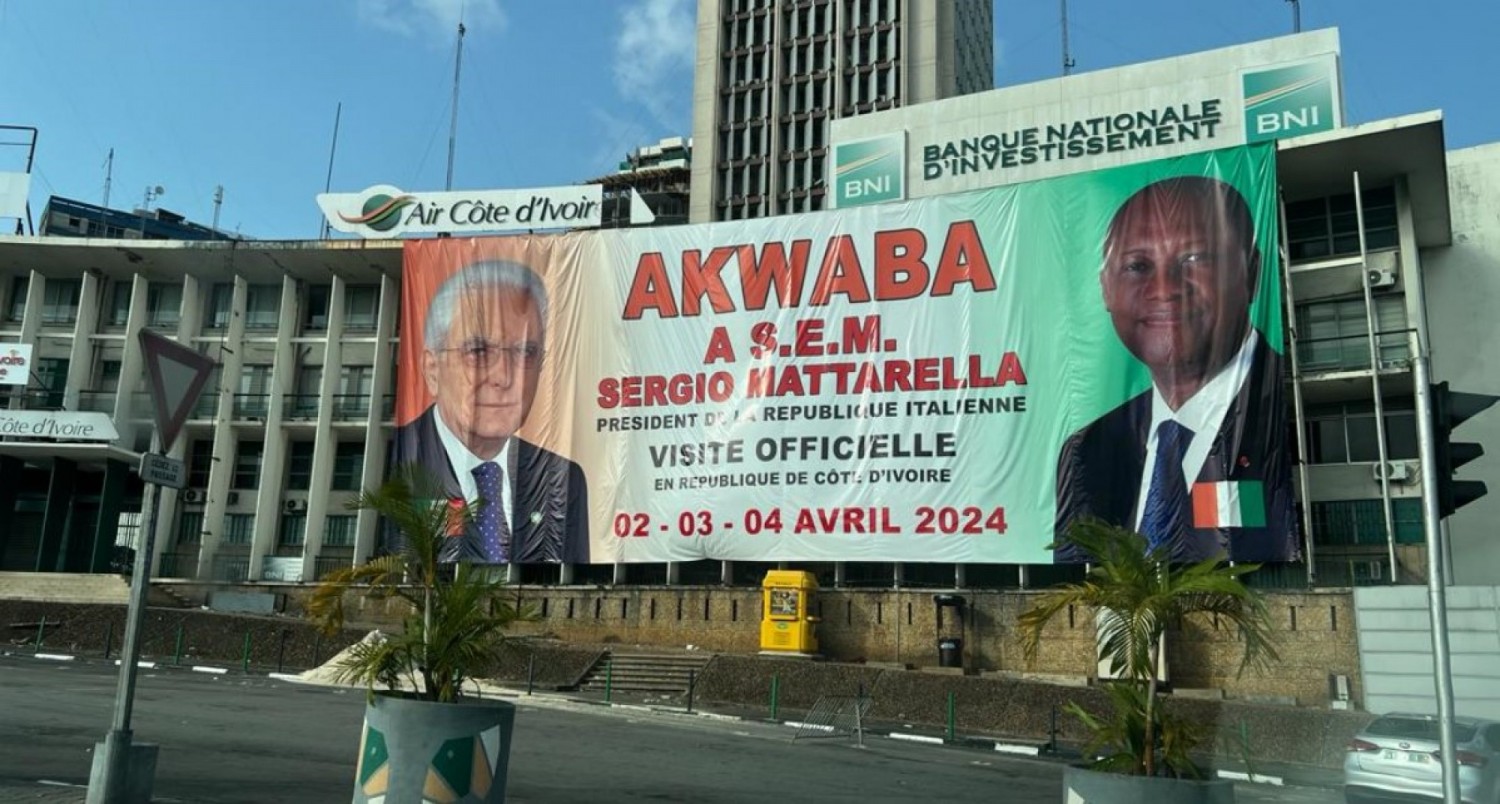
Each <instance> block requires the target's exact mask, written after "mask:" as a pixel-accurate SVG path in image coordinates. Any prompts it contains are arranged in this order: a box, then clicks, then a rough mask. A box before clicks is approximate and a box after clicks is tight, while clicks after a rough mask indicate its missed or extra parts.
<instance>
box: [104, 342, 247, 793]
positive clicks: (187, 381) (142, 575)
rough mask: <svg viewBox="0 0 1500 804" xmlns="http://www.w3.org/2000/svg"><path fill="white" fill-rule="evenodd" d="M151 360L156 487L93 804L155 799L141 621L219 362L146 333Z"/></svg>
mask: <svg viewBox="0 0 1500 804" xmlns="http://www.w3.org/2000/svg"><path fill="white" fill-rule="evenodd" d="M138 339H139V343H140V346H141V353H142V355H143V356H144V357H145V362H146V379H147V380H148V383H147V384H148V386H149V387H150V390H151V407H152V413H153V414H154V418H155V421H156V437H155V438H154V439H153V441H154V442H155V444H154V447H155V448H154V449H153V450H152V451H151V452H148V453H146V454H144V455H142V456H141V463H140V466H139V467H138V468H137V471H138V472H139V473H140V476H141V479H142V480H144V481H145V482H146V483H147V484H149V485H150V486H151V516H150V518H149V520H148V521H147V523H146V532H145V535H144V536H143V537H142V539H141V543H140V544H139V545H138V547H137V549H136V551H135V572H134V573H133V574H132V575H131V577H130V610H129V611H128V612H127V613H126V615H125V618H126V619H125V645H124V650H123V651H122V652H121V655H120V678H119V686H118V688H117V689H116V692H115V712H114V717H113V719H112V721H111V723H110V730H109V731H108V732H107V733H106V734H105V735H104V742H103V743H100V744H98V745H97V746H96V748H95V751H94V764H93V767H92V769H91V770H90V772H89V791H88V799H87V801H88V804H135V803H136V802H141V803H142V804H145V802H149V801H150V800H151V788H152V784H153V777H154V776H155V773H156V746H148V745H132V744H131V733H130V713H131V708H132V706H133V705H134V703H135V674H136V661H137V660H138V659H139V658H140V655H141V643H140V633H141V622H142V621H143V620H144V619H145V617H146V594H147V591H148V590H149V589H150V584H151V579H150V577H149V576H150V575H151V556H152V553H153V552H155V549H156V520H157V514H158V513H159V512H160V511H161V489H162V486H170V487H172V488H178V489H180V488H182V487H183V486H184V485H185V484H186V483H185V481H186V477H187V468H186V467H185V466H184V465H183V463H182V461H178V460H174V459H172V458H168V457H167V456H166V454H165V453H166V452H167V451H169V450H170V449H171V448H172V444H173V443H175V442H176V441H177V436H178V434H179V433H181V432H182V425H183V424H184V423H185V422H186V421H187V417H188V414H189V413H190V412H192V409H193V405H195V404H196V403H197V402H198V396H199V395H200V394H201V393H202V392H203V386H204V385H205V384H207V382H208V377H209V375H210V374H211V373H212V372H213V369H214V367H215V366H216V365H218V364H217V363H215V362H214V361H213V359H211V358H209V357H207V356H206V355H203V354H200V353H199V352H197V351H194V350H193V349H190V348H188V347H186V346H183V345H182V344H180V343H177V342H176V341H173V340H169V339H167V338H165V337H163V336H161V335H157V334H156V333H154V332H151V331H150V330H145V329H143V330H141V331H140V334H139V336H138Z"/></svg>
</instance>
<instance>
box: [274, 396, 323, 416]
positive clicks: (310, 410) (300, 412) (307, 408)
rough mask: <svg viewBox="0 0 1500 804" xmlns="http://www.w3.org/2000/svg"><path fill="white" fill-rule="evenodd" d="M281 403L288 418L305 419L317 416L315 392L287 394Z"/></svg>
mask: <svg viewBox="0 0 1500 804" xmlns="http://www.w3.org/2000/svg"><path fill="white" fill-rule="evenodd" d="M282 404H283V405H284V406H285V407H284V408H283V410H285V415H286V418H288V419H297V420H302V421H306V420H310V419H316V418H318V395H317V394H287V395H286V396H285V397H284V398H283V399H282Z"/></svg>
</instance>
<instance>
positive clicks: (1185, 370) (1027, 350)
mask: <svg viewBox="0 0 1500 804" xmlns="http://www.w3.org/2000/svg"><path fill="white" fill-rule="evenodd" d="M1276 243H1277V237H1276V214H1275V167H1274V150H1273V147H1272V146H1269V145H1259V146H1250V147H1241V148H1235V149H1229V150H1224V151H1218V152H1212V153H1206V154H1197V155H1192V156H1186V157H1181V158H1177V159H1172V160H1165V161H1158V162H1151V163H1145V164H1137V165H1130V166H1125V167H1120V168H1115V169H1111V170H1106V171H1098V172H1094V173H1088V174H1080V175H1073V176H1067V177H1062V178H1057V179H1051V180H1047V181H1041V182H1034V183H1029V184H1021V185H1013V186H1008V187H1000V188H996V189H992V190H986V191H982V192H976V193H969V194H963V195H952V196H944V197H939V198H932V199H926V200H922V201H914V202H907V203H895V204H886V205H879V206H870V207H862V208H857V209H851V210H844V211H838V212H825V213H818V214H810V215H797V216H786V217H778V218H769V219H760V220H753V221H743V222H734V223H720V224H707V225H696V226H681V227H671V228H660V229H634V230H613V231H598V232H577V233H571V234H566V235H554V236H519V237H491V238H476V239H461V238H443V239H435V240H422V241H410V242H408V243H407V245H406V254H405V266H404V284H403V310H402V313H403V318H402V322H403V323H402V337H401V349H400V367H399V372H398V403H397V411H396V419H397V424H398V428H397V433H396V440H395V454H394V463H395V464H401V463H416V464H420V465H422V466H425V467H426V468H428V469H429V470H430V471H431V472H432V473H433V474H434V475H435V476H436V477H437V478H439V479H440V480H441V481H442V483H443V484H444V488H445V492H444V493H446V494H447V495H448V496H449V497H450V500H452V501H459V502H461V501H463V500H469V501H481V502H480V505H479V507H478V509H477V515H476V517H475V523H474V526H473V528H471V529H470V531H469V532H467V533H462V534H455V535H454V537H453V538H452V539H451V544H450V550H449V551H448V553H447V556H448V558H450V559H457V560H471V561H479V562H490V563H505V562H525V563H530V562H546V561H572V562H595V563H598V562H614V561H626V562H636V561H691V560H695V559H702V558H715V559H745V560H773V561H774V560H842V561H940V562H992V563H1052V562H1054V561H1057V562H1071V561H1082V560H1086V558H1087V557H1086V556H1082V555H1078V554H1077V553H1076V551H1073V550H1071V549H1069V548H1068V547H1067V545H1066V544H1063V545H1062V546H1060V547H1057V548H1055V549H1054V548H1052V547H1050V545H1052V543H1053V542H1054V541H1055V540H1056V539H1057V538H1058V537H1059V536H1060V535H1061V534H1063V533H1065V532H1066V531H1067V529H1068V528H1069V527H1070V525H1071V524H1072V523H1073V522H1075V521H1079V520H1081V519H1083V518H1087V517H1095V518H1099V519H1103V520H1105V521H1110V522H1114V523H1116V524H1121V525H1125V526H1127V527H1131V528H1133V529H1136V530H1139V531H1140V532H1142V533H1144V534H1145V535H1146V536H1147V538H1148V540H1149V541H1150V543H1151V544H1152V545H1159V546H1161V547H1162V548H1163V549H1164V550H1167V551H1169V552H1170V554H1171V556H1172V557H1173V558H1174V559H1175V560H1179V561H1185V560H1193V559H1198V558H1206V557H1215V556H1218V557H1224V558H1229V559H1234V560H1278V559H1287V558H1290V557H1292V556H1293V554H1294V553H1295V551H1296V534H1295V532H1294V528H1295V525H1294V518H1293V513H1292V490H1291V482H1290V472H1289V461H1288V457H1287V450H1286V445H1285V438H1286V434H1287V431H1286V421H1285V416H1286V412H1285V404H1284V401H1283V397H1282V385H1281V383H1282V374H1281V365H1282V363H1281V353H1282V351H1283V338H1282V321H1281V319H1282V315H1281V312H1282V310H1281V297H1280V292H1279V289H1280V284H1279V281H1278V271H1277V263H1276V254H1277V246H1276Z"/></svg>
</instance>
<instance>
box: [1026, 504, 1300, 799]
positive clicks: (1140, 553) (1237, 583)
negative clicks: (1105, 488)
mask: <svg viewBox="0 0 1500 804" xmlns="http://www.w3.org/2000/svg"><path fill="white" fill-rule="evenodd" d="M1065 539H1066V540H1067V541H1070V542H1072V543H1073V544H1075V545H1077V546H1078V547H1079V548H1081V549H1082V551H1083V552H1084V553H1085V554H1087V555H1089V556H1090V557H1091V564H1092V566H1091V568H1090V570H1089V572H1088V575H1087V577H1086V578H1085V579H1084V580H1083V581H1082V582H1080V583H1073V584H1067V585H1064V586H1061V587H1058V588H1056V589H1053V590H1051V591H1049V592H1047V593H1046V594H1044V595H1042V596H1041V598H1040V599H1039V600H1037V601H1036V603H1035V604H1034V605H1032V606H1031V607H1030V608H1028V609H1027V610H1026V611H1025V612H1024V613H1022V614H1021V616H1020V617H1019V618H1018V620H1017V627H1018V629H1019V635H1020V638H1021V645H1022V649H1023V652H1024V654H1025V656H1026V658H1027V661H1035V659H1036V655H1037V652H1038V649H1039V647H1040V645H1041V640H1042V632H1043V629H1044V628H1045V627H1046V625H1047V623H1048V622H1050V621H1051V620H1052V618H1053V617H1054V616H1056V615H1057V614H1058V613H1059V612H1061V611H1065V610H1067V609H1068V607H1069V606H1083V607H1086V608H1088V609H1092V610H1094V611H1096V612H1099V613H1100V617H1099V618H1098V623H1099V626H1098V627H1099V629H1100V631H1099V645H1100V652H1101V654H1102V655H1103V658H1104V659H1106V660H1107V661H1108V662H1109V664H1110V667H1111V672H1112V674H1113V675H1115V676H1118V677H1119V678H1120V681H1118V682H1115V683H1112V684H1110V685H1109V687H1108V690H1107V691H1108V697H1109V711H1108V713H1107V714H1105V715H1102V716H1101V715H1096V714H1093V713H1090V712H1089V711H1087V710H1085V709H1084V708H1083V707H1081V706H1079V705H1078V704H1077V703H1076V702H1074V703H1070V704H1069V705H1068V711H1069V712H1070V713H1071V714H1072V715H1074V716H1075V717H1077V718H1078V719H1079V720H1080V721H1081V722H1082V723H1083V725H1084V727H1085V728H1086V729H1087V730H1088V732H1089V733H1090V735H1091V738H1090V740H1089V742H1088V744H1087V745H1086V746H1085V755H1086V756H1089V757H1098V759H1096V760H1095V761H1094V762H1093V764H1092V766H1091V767H1090V768H1089V769H1083V768H1069V769H1068V772H1067V774H1066V776H1065V779H1064V782H1065V787H1066V790H1067V791H1072V793H1073V794H1076V795H1078V796H1082V799H1078V798H1066V800H1068V801H1074V800H1086V801H1095V800H1098V801H1111V802H1133V801H1142V802H1144V801H1150V802H1152V804H1173V803H1174V802H1221V801H1233V800H1234V787H1233V785H1232V783H1229V782H1222V781H1206V780H1204V779H1203V774H1202V772H1201V771H1200V770H1199V769H1198V767H1197V766H1196V765H1195V764H1194V763H1193V760H1192V759H1191V758H1190V753H1191V752H1192V751H1193V749H1194V748H1195V747H1196V746H1197V745H1198V744H1199V743H1200V742H1202V737H1203V735H1202V733H1201V730H1200V729H1199V728H1197V727H1195V726H1194V725H1193V724H1191V723H1189V722H1188V721H1187V720H1186V719H1183V718H1181V717H1178V716H1177V715H1176V714H1175V713H1173V712H1171V711H1170V710H1169V709H1168V707H1167V706H1166V705H1165V701H1163V700H1161V697H1160V695H1159V693H1158V690H1157V679H1159V678H1160V677H1161V675H1162V673H1161V671H1162V667H1163V662H1164V661H1165V658H1164V657H1163V656H1162V644H1163V642H1162V635H1163V634H1164V633H1165V632H1166V630H1167V628H1168V626H1169V625H1170V624H1173V623H1179V622H1181V621H1182V620H1183V619H1184V618H1187V617H1191V616H1194V615H1204V614H1208V615H1217V617H1218V618H1219V621H1220V622H1226V623H1228V624H1230V625H1231V626H1232V627H1233V628H1235V629H1236V630H1237V631H1238V632H1239V635H1240V640H1241V644H1242V646H1243V651H1242V652H1241V658H1240V667H1239V672H1240V673H1244V672H1245V670H1247V669H1249V668H1256V669H1261V668H1264V667H1266V666H1268V665H1269V664H1270V663H1271V662H1274V661H1276V660H1277V659H1278V658H1279V657H1278V655H1277V652H1276V646H1275V643H1274V641H1273V639H1272V634H1271V625H1270V619H1269V616H1268V614H1267V612H1266V607H1265V604H1264V602H1263V601H1262V599H1261V597H1260V595H1259V593H1257V592H1256V591H1255V590H1253V589H1250V588H1249V587H1246V586H1245V585H1244V583H1243V582H1242V580H1241V578H1242V577H1243V576H1244V575H1246V574H1248V573H1251V572H1254V571H1255V570H1256V569H1258V568H1259V567H1258V565H1253V564H1239V565H1235V566H1229V565H1226V564H1221V563H1219V562H1217V561H1204V562H1200V563H1197V564H1187V565H1173V564H1172V563H1171V562H1170V561H1169V560H1168V557H1167V554H1166V553H1165V552H1164V551H1163V550H1161V549H1157V550H1152V549H1150V548H1149V547H1148V542H1147V540H1146V537H1144V536H1142V535H1140V534H1138V533H1135V532H1134V531H1131V530H1129V529H1126V528H1120V527H1115V526H1112V525H1108V524H1105V523H1103V522H1099V521H1097V520H1093V521H1083V522H1079V523H1077V524H1075V525H1074V526H1073V528H1072V529H1071V530H1070V531H1069V532H1068V534H1067V535H1066V537H1065ZM1064 795H1065V797H1066V796H1067V795H1069V793H1068V792H1065V793H1064Z"/></svg>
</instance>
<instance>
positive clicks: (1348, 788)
mask: <svg viewBox="0 0 1500 804" xmlns="http://www.w3.org/2000/svg"><path fill="white" fill-rule="evenodd" d="M1453 739H1454V743H1455V745H1456V747H1457V754H1458V783H1459V792H1460V795H1461V797H1462V798H1463V801H1464V802H1465V804H1500V723H1497V722H1495V721H1492V720H1481V719H1478V718H1471V717H1459V718H1455V719H1454V724H1453ZM1344 798H1345V799H1346V800H1347V801H1348V802H1349V804H1364V803H1365V802H1386V801H1424V800H1432V801H1441V800H1442V798H1443V764H1442V760H1441V754H1440V752H1439V751H1438V720H1437V718H1436V717H1434V716H1432V715H1412V714H1399V713H1398V714H1389V715H1383V716H1381V717H1379V718H1377V719H1375V720H1374V721H1373V722H1372V723H1370V725H1368V726H1366V727H1365V729H1364V731H1361V732H1360V733H1359V734H1358V735H1356V736H1355V737H1354V739H1353V740H1350V741H1349V747H1348V752H1347V753H1346V754H1345V755H1344Z"/></svg>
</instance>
